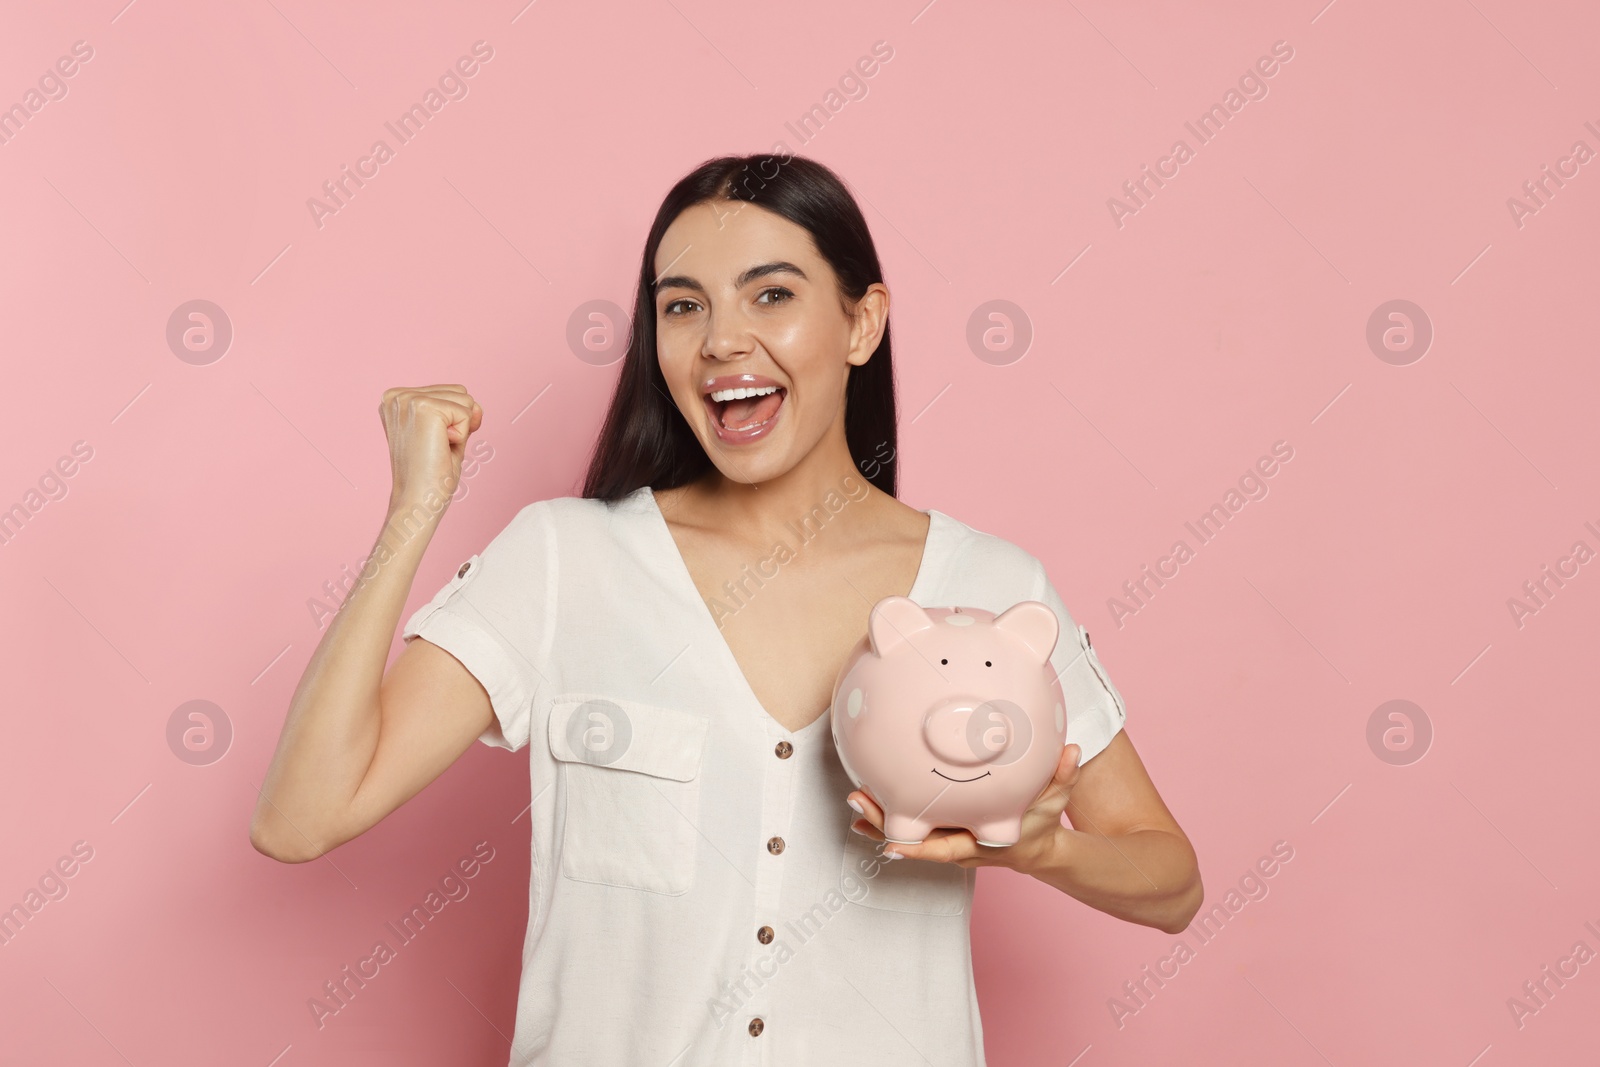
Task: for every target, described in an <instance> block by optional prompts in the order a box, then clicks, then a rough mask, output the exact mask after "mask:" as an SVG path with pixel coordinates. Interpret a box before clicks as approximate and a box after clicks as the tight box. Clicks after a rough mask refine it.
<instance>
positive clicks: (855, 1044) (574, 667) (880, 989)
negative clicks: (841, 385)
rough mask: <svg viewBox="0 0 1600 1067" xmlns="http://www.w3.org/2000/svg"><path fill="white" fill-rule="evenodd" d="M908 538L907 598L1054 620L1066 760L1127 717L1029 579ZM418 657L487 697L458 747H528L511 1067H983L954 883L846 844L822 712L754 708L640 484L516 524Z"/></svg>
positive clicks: (1039, 578)
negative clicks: (468, 676) (784, 719)
mask: <svg viewBox="0 0 1600 1067" xmlns="http://www.w3.org/2000/svg"><path fill="white" fill-rule="evenodd" d="M841 499H842V498H841ZM926 514H927V515H929V517H930V518H929V521H930V524H931V525H930V526H929V530H928V536H927V542H926V545H925V548H924V553H923V558H922V563H921V566H920V569H919V570H918V571H917V576H916V581H915V584H914V585H913V586H912V589H911V594H910V595H911V599H913V600H915V601H916V602H917V603H919V604H922V605H923V606H925V607H954V606H971V607H978V608H984V609H986V610H989V611H993V612H997V613H998V612H1000V611H1003V610H1005V609H1006V608H1008V607H1010V606H1011V605H1012V604H1015V603H1017V602H1018V601H1021V600H1040V601H1043V602H1044V603H1046V604H1048V605H1049V606H1050V607H1051V608H1053V609H1054V610H1055V612H1056V614H1057V615H1058V616H1059V617H1060V619H1061V623H1062V629H1061V638H1060V640H1058V641H1057V643H1056V649H1055V652H1054V654H1053V655H1052V656H1051V663H1052V665H1053V666H1054V668H1055V669H1056V671H1057V672H1058V673H1059V676H1060V679H1061V685H1062V689H1063V691H1064V693H1065V696H1066V698H1067V738H1068V741H1069V742H1075V743H1077V744H1078V745H1080V746H1081V747H1082V750H1083V755H1082V760H1083V762H1088V761H1089V760H1090V759H1092V758H1093V757H1094V756H1095V755H1097V754H1098V753H1099V752H1100V751H1101V750H1102V749H1104V748H1105V747H1106V745H1107V744H1109V743H1110V741H1111V739H1112V738H1113V737H1114V736H1115V735H1116V732H1117V731H1118V730H1119V729H1121V728H1122V724H1123V721H1124V709H1123V703H1122V696H1121V694H1120V693H1119V692H1118V691H1117V690H1116V688H1115V687H1113V686H1112V684H1111V681H1110V680H1109V678H1107V676H1106V673H1105V671H1104V669H1103V668H1102V667H1101V666H1100V664H1099V661H1098V660H1097V659H1096V657H1095V654H1094V652H1093V650H1092V649H1091V648H1090V646H1089V642H1088V634H1087V632H1086V631H1085V630H1084V629H1083V628H1082V627H1080V626H1077V625H1075V624H1074V623H1073V621H1072V617H1071V616H1070V615H1069V614H1068V613H1067V609H1066V607H1065V606H1064V605H1063V604H1062V603H1061V599H1060V597H1059V596H1058V595H1057V594H1056V591H1055V589H1054V587H1053V586H1052V585H1051V584H1050V582H1049V580H1048V579H1047V578H1046V576H1045V571H1044V567H1043V566H1042V565H1041V564H1040V563H1039V561H1038V560H1037V559H1035V558H1034V557H1033V556H1031V555H1029V554H1028V553H1027V552H1025V551H1024V550H1022V549H1021V548H1018V547H1017V546H1016V545H1014V544H1012V543H1010V542H1009V541H1006V540H1003V539H1002V538H1000V537H997V536H995V535H992V534H987V533H982V532H979V531H977V530H974V529H972V528H971V527H969V526H967V525H965V524H964V523H961V522H959V521H957V520H956V519H953V518H951V517H950V516H948V515H945V514H944V513H943V512H939V511H932V510H930V511H928V512H926ZM791 547H792V546H791ZM756 580H757V581H759V580H760V579H759V578H757V579H756ZM415 636H421V637H424V638H426V639H427V640H429V641H430V642H432V643H433V644H436V645H438V646H439V647H441V648H443V649H445V650H446V651H447V652H449V653H450V654H451V655H453V656H454V657H455V658H456V659H458V660H460V661H461V663H462V664H463V665H464V666H465V667H466V668H467V669H468V670H469V671H471V672H472V674H473V675H474V676H475V677H476V678H477V679H478V680H479V681H480V682H482V683H483V687H484V689H485V690H487V691H488V693H489V697H490V700H491V702H492V703H493V706H494V714H495V721H494V723H493V724H492V725H491V726H490V727H489V728H488V729H487V730H486V731H485V732H484V733H483V735H482V736H481V737H480V738H479V739H480V740H481V741H483V742H484V743H486V744H489V745H493V746H496V747H499V748H505V749H509V750H511V751H519V750H521V749H522V748H523V747H525V746H526V747H527V749H528V757H529V759H528V762H529V769H530V774H531V777H532V784H531V790H530V792H531V795H532V797H533V804H532V807H531V808H530V809H529V811H528V816H529V821H530V823H531V824H532V864H531V867H532V884H531V886H530V888H529V893H528V928H527V936H526V940H525V942H524V945H523V954H522V961H523V963H522V982H521V988H520V990H519V995H518V1000H517V1022H516V1033H515V1036H514V1038H513V1048H512V1050H511V1058H510V1061H509V1062H510V1063H511V1064H512V1065H513V1067H532V1065H546V1064H556V1065H560V1067H569V1065H574V1064H605V1065H610V1064H629V1065H633V1064H639V1065H646V1064H649V1065H660V1067H689V1065H691V1064H693V1065H699V1064H749V1065H754V1064H760V1065H764V1067H816V1065H818V1064H826V1065H828V1067H850V1065H854V1064H872V1065H881V1064H885V1063H923V1062H926V1063H928V1064H936V1065H944V1064H960V1065H963V1067H966V1065H972V1064H978V1065H982V1064H983V1062H984V1057H983V1029H982V1023H981V1020H980V1019H979V1016H978V1000H977V993H976V990H975V988H974V985H973V979H972V959H971V952H970V943H969V940H968V933H969V927H968V923H969V911H970V907H971V903H972V892H973V887H974V881H975V869H973V870H969V869H967V868H963V867H960V866H957V865H955V864H944V863H935V862H933V861H929V860H917V859H902V860H898V861H894V862H889V861H887V860H883V859H881V858H880V853H879V849H880V848H881V845H880V843H879V842H876V841H874V840H872V839H869V838H867V837H863V836H861V835H859V834H855V833H852V832H851V831H850V828H849V827H850V823H851V821H852V820H853V819H854V818H855V817H856V815H855V812H853V811H852V810H851V809H850V808H849V807H848V806H847V805H846V803H845V797H846V796H847V795H848V794H849V793H850V791H851V790H852V788H853V786H852V784H851V782H850V779H849V778H848V777H846V775H845V773H844V770H843V768H842V767H841V766H840V764H839V758H838V754H837V752H836V751H835V749H834V746H833V741H832V737H831V734H830V731H829V727H828V715H827V714H823V715H820V716H819V717H818V718H817V719H816V720H815V721H814V722H812V723H811V724H810V725H808V726H806V727H805V728H803V729H801V730H797V731H790V730H786V729H784V728H783V727H782V726H781V725H779V723H778V722H777V720H775V719H773V718H772V717H771V716H770V715H769V714H768V713H767V712H766V710H765V709H764V708H763V707H762V706H761V704H760V703H759V702H758V701H757V699H756V696H755V693H754V692H753V691H752V690H751V688H750V685H749V683H748V682H747V681H746V679H745V677H744V674H743V672H742V671H741V670H740V668H739V665H738V661H737V660H735V659H734V656H733V652H732V650H731V649H730V648H729V647H728V644H727V642H726V641H725V640H724V639H723V636H722V633H721V631H720V630H719V629H718V627H717V624H716V622H715V620H714V618H713V616H712V614H711V611H710V609H709V607H708V606H707V604H706V602H705V601H704V600H703V599H702V598H701V596H700V593H699V591H698V590H697V589H696V587H695V584H694V581H693V579H692V578H691V576H690V574H689V570H688V567H687V566H686V565H685V563H684V561H683V557H682V556H681V555H680V554H679V552H678V548H677V544H676V542H675V541H674V540H673V537H672V534H671V531H670V530H669V529H668V527H667V524H666V520H665V519H664V518H663V517H662V514H661V511H660V509H659V507H658V506H657V504H656V499H655V494H654V493H653V492H652V491H651V490H650V489H649V488H648V487H645V488H641V489H638V490H635V491H634V492H633V493H631V494H629V495H628V496H627V497H626V498H624V499H623V500H621V501H619V502H617V503H616V504H615V505H610V506H608V505H606V504H605V503H604V502H603V501H599V500H591V499H585V498H580V497H560V498H557V499H552V500H543V501H539V502H537V503H534V504H530V505H528V506H527V507H525V508H523V509H522V510H521V511H520V512H518V514H517V515H516V517H515V518H513V519H512V520H511V522H510V523H509V524H508V525H507V526H506V527H505V529H504V530H502V531H501V532H500V533H499V534H498V535H497V536H496V537H495V538H494V540H492V541H491V542H490V543H489V544H488V546H487V547H485V548H484V550H483V551H482V553H480V554H478V555H474V556H473V557H471V558H470V559H468V560H467V561H466V562H465V563H463V564H462V565H461V568H460V569H459V570H458V571H457V572H456V575H455V576H454V577H453V578H451V579H450V581H449V582H448V583H446V585H445V586H444V588H442V589H440V590H439V592H438V594H437V595H435V596H434V598H433V599H432V600H431V601H430V602H429V603H427V604H425V605H423V606H422V607H421V608H419V609H418V610H417V611H416V612H415V613H414V614H413V615H412V616H411V617H410V619H409V620H407V622H406V624H405V627H404V629H403V631H402V637H403V638H404V639H407V640H409V639H410V638H412V637H415ZM530 742H531V743H530Z"/></svg>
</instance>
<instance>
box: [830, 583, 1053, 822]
mask: <svg viewBox="0 0 1600 1067" xmlns="http://www.w3.org/2000/svg"><path fill="white" fill-rule="evenodd" d="M1060 628H1061V623H1060V620H1058V619H1057V618H1056V614H1055V612H1053V611H1051V610H1050V608H1049V607H1048V606H1046V605H1044V604H1041V603H1039V602H1038V601H1036V600H1025V601H1022V602H1021V603H1019V604H1015V605H1013V606H1012V607H1010V608H1007V609H1006V610H1005V611H1003V612H1001V613H1000V614H999V615H998V616H997V615H995V614H994V613H993V612H990V611H984V610H982V609H980V608H923V607H921V606H919V605H918V604H917V603H916V602H915V601H914V600H911V599H910V598H909V597H903V596H891V597H885V598H884V599H882V600H880V601H878V603H876V604H875V605H873V608H872V614H871V616H870V618H869V619H868V621H867V635H866V636H865V637H864V638H862V639H861V641H860V642H859V643H858V644H857V645H856V647H855V648H854V649H853V650H852V651H851V653H850V656H849V658H848V659H846V660H845V664H844V667H843V668H842V669H841V670H840V672H839V677H838V680H837V681H836V682H835V683H834V689H833V706H832V708H831V709H830V715H831V719H832V726H833V743H834V746H835V747H836V748H837V749H838V750H839V761H840V763H842V764H843V765H844V770H845V773H846V774H848V775H849V776H850V780H851V781H852V782H854V783H855V784H856V787H857V788H858V789H864V790H866V791H867V792H868V793H869V794H870V795H871V796H872V798H873V799H874V800H876V801H877V803H878V806H879V807H880V808H882V809H883V835H884V837H885V838H886V839H887V840H889V841H894V842H898V843H901V844H919V843H921V841H922V840H923V838H925V837H927V836H928V833H929V831H931V830H933V829H934V828H935V827H939V826H948V827H962V828H965V829H967V830H970V831H971V832H972V836H973V837H975V838H976V839H977V841H978V844H980V845H991V846H1006V845H1014V844H1016V843H1017V840H1018V838H1020V837H1021V835H1022V816H1023V813H1024V812H1025V811H1027V809H1028V805H1029V804H1031V803H1032V802H1033V800H1034V798H1035V797H1037V796H1038V795H1039V792H1040V790H1042V789H1043V788H1044V786H1045V783H1046V782H1048V781H1049V780H1050V777H1051V775H1052V774H1054V773H1055V769H1056V764H1057V763H1058V762H1059V760H1060V759H1061V749H1062V747H1063V746H1064V745H1065V744H1066V736H1067V719H1066V704H1065V698H1064V697H1063V696H1062V692H1061V683H1060V681H1058V680H1057V678H1056V676H1055V672H1054V671H1053V670H1052V669H1051V667H1050V653H1051V652H1052V651H1054V649H1055V646H1056V638H1057V636H1058V635H1059V633H1060Z"/></svg>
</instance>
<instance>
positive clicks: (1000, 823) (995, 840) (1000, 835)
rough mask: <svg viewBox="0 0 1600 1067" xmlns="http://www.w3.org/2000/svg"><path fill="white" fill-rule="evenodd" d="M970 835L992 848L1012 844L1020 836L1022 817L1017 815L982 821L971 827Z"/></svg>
mask: <svg viewBox="0 0 1600 1067" xmlns="http://www.w3.org/2000/svg"><path fill="white" fill-rule="evenodd" d="M972 836H973V837H975V838H977V839H978V844H980V845H989V846H991V847H993V848H1005V847H1007V846H1010V845H1014V844H1016V843H1017V842H1018V841H1019V840H1020V839H1021V838H1022V819H1021V817H1020V816H1019V817H1017V818H1015V819H1000V820H997V821H995V822H986V823H982V824H980V825H979V826H977V827H975V828H974V829H973V831H972Z"/></svg>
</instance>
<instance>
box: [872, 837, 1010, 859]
mask: <svg viewBox="0 0 1600 1067" xmlns="http://www.w3.org/2000/svg"><path fill="white" fill-rule="evenodd" d="M986 847H987V846H984V845H980V844H978V839H977V838H976V837H973V836H972V832H971V831H970V830H942V831H941V830H935V831H934V832H933V833H931V834H929V835H928V836H927V837H926V838H925V839H924V840H923V842H922V843H921V844H920V845H901V844H895V843H893V842H891V843H889V844H888V845H885V846H884V849H883V851H884V853H885V855H887V854H889V853H892V852H897V853H899V854H900V855H902V856H904V857H905V858H906V859H914V860H932V861H933V862H935V863H958V862H960V861H961V860H969V859H975V858H976V857H977V856H979V855H980V854H981V853H980V852H979V850H980V849H984V848H986Z"/></svg>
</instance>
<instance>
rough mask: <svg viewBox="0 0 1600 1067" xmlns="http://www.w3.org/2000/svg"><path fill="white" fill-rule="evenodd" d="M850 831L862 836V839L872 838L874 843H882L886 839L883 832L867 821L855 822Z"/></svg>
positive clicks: (852, 823)
mask: <svg viewBox="0 0 1600 1067" xmlns="http://www.w3.org/2000/svg"><path fill="white" fill-rule="evenodd" d="M850 829H851V830H853V831H855V832H856V833H858V834H860V835H861V836H862V837H870V838H872V840H874V841H882V840H884V839H885V838H884V836H883V831H881V830H879V829H878V828H877V827H876V826H873V825H872V824H871V823H870V822H868V821H867V820H865V819H856V820H854V821H853V822H851V823H850Z"/></svg>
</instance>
